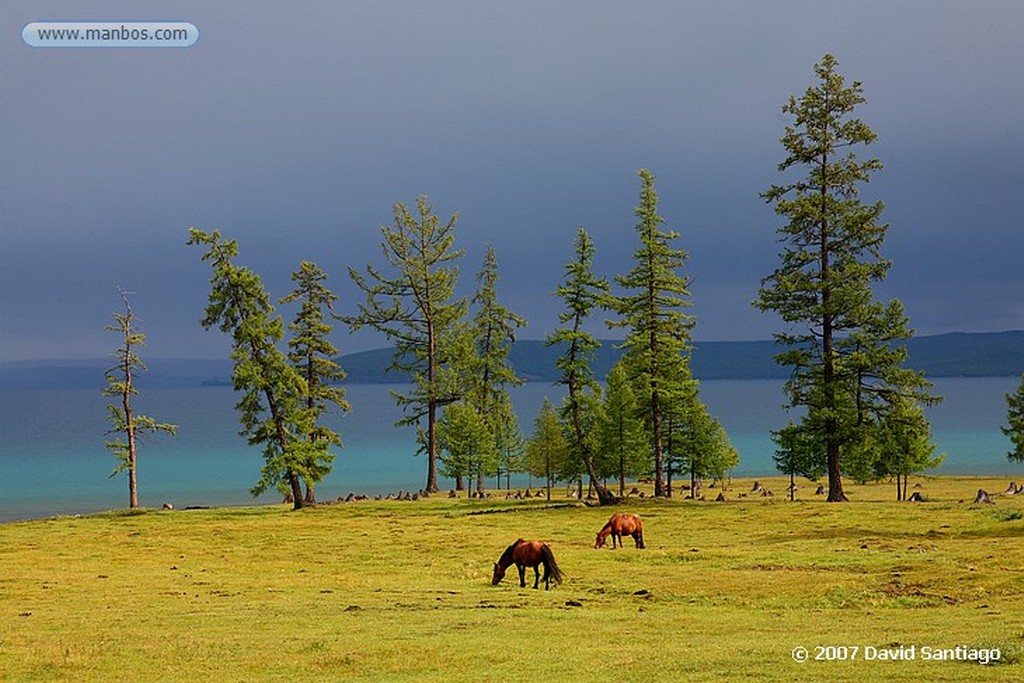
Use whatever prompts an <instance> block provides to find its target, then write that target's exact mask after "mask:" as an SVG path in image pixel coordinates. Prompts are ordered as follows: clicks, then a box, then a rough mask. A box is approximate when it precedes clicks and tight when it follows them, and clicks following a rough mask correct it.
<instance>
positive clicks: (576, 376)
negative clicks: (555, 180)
mask: <svg viewBox="0 0 1024 683" xmlns="http://www.w3.org/2000/svg"><path fill="white" fill-rule="evenodd" d="M593 263H594V243H593V242H592V241H591V239H590V235H588V234H587V231H586V230H584V229H583V228H582V227H581V228H579V229H578V231H577V233H576V250H575V257H574V259H573V260H572V261H570V262H569V263H568V264H567V265H566V266H565V276H564V278H563V280H562V283H561V284H560V285H559V286H558V289H557V290H555V294H556V295H558V296H559V297H561V298H562V301H564V302H565V311H563V312H562V313H561V314H559V316H558V321H559V322H560V323H561V324H562V325H567V327H560V328H558V329H556V330H555V331H554V332H552V333H551V334H549V335H548V336H547V338H546V339H545V340H544V343H545V344H546V345H548V346H554V345H558V346H561V347H562V355H561V356H560V357H559V358H558V359H557V360H556V361H555V366H556V367H557V368H558V370H559V372H560V373H561V375H560V377H559V379H558V384H562V385H564V386H565V388H566V396H565V401H564V402H563V404H562V411H561V418H562V421H563V423H564V424H565V425H566V430H567V432H568V434H569V437H570V438H569V439H567V440H568V442H569V451H570V457H569V458H567V459H566V460H567V462H569V461H572V460H574V459H577V460H578V461H579V462H580V464H582V466H583V470H584V471H585V472H586V474H587V476H589V477H590V485H591V487H592V488H593V489H594V490H596V491H597V496H598V500H599V501H600V503H601V505H611V504H614V503H617V502H618V498H617V497H616V496H614V495H612V493H611V492H610V491H608V489H607V488H605V487H604V486H602V485H601V483H600V481H599V480H598V476H597V470H596V468H595V466H594V441H593V439H594V433H593V430H592V429H591V426H592V423H593V422H595V420H594V419H593V417H594V411H593V410H592V408H593V407H594V405H595V404H596V403H597V402H598V398H597V397H598V395H599V394H600V387H599V386H598V384H597V382H596V381H594V371H593V369H592V368H591V363H592V362H593V359H594V354H595V352H596V351H597V349H598V348H600V346H601V343H600V342H599V341H597V339H595V338H594V335H592V334H590V333H589V332H587V331H586V330H585V329H584V323H586V322H587V320H588V319H589V318H590V315H591V314H592V313H593V311H594V308H598V307H601V306H602V305H603V304H604V303H605V301H606V299H607V297H608V291H609V287H608V282H607V280H605V279H604V278H599V277H597V276H595V275H594V272H593Z"/></svg>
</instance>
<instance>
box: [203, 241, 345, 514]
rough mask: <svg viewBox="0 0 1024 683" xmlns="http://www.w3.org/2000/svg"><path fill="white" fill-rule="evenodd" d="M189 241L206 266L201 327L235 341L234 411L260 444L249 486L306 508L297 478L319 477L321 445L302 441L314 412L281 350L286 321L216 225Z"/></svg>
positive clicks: (234, 244) (256, 492) (253, 441)
mask: <svg viewBox="0 0 1024 683" xmlns="http://www.w3.org/2000/svg"><path fill="white" fill-rule="evenodd" d="M188 244H190V245H197V246H200V247H204V248H205V249H206V253H204V254H203V257H202V260H203V261H207V262H209V263H210V266H211V268H212V270H213V275H212V277H211V278H210V285H211V289H210V297H209V303H207V305H206V311H205V313H206V315H205V317H204V318H203V321H202V324H203V327H204V328H207V329H209V328H211V327H214V326H216V327H218V328H219V329H220V330H221V331H222V332H225V333H228V334H230V335H231V338H232V342H233V344H232V350H231V358H232V360H234V361H235V369H234V373H233V375H232V384H233V386H234V389H235V391H238V392H241V393H242V398H241V400H239V402H238V403H237V404H236V406H235V408H236V409H237V410H238V412H239V420H240V421H241V423H242V435H243V436H246V437H247V439H248V442H249V444H250V445H257V444H259V445H262V446H263V459H264V465H263V469H262V476H261V477H260V480H259V481H258V482H257V483H256V485H255V486H253V487H252V489H251V493H252V495H254V496H257V495H259V494H261V493H263V492H264V491H266V490H267V489H268V488H284V489H285V490H286V491H288V492H289V493H288V495H289V496H290V498H291V500H292V503H293V505H294V507H295V509H298V508H301V507H303V506H304V505H305V502H304V501H305V498H304V497H303V494H302V485H301V481H302V479H303V478H313V477H316V476H317V472H316V471H315V470H311V469H310V467H309V464H310V463H311V462H315V461H317V460H318V458H317V457H316V456H315V452H316V451H317V450H319V449H325V448H326V443H319V444H315V443H314V444H311V443H309V442H308V441H306V440H305V439H304V438H303V435H305V434H308V433H309V430H310V429H311V422H312V420H311V415H310V413H309V411H308V410H306V409H305V406H304V404H303V401H302V397H303V396H304V395H305V394H306V387H305V384H306V383H305V380H304V379H303V377H302V375H301V374H299V372H298V371H297V370H296V369H295V368H294V367H292V366H291V365H290V364H289V363H288V359H287V358H286V357H285V354H284V353H283V352H282V351H281V349H280V348H278V344H279V343H280V342H281V340H282V339H283V338H284V323H283V322H282V321H281V316H279V315H275V314H274V307H273V306H272V305H271V303H270V295H269V294H268V293H267V291H266V290H265V289H264V287H263V282H262V280H260V277H259V275H257V274H256V273H255V272H253V271H252V270H250V269H249V268H246V267H244V266H237V265H235V263H234V262H233V259H235V258H236V257H237V256H238V243H237V242H236V241H235V240H225V239H223V238H222V237H221V234H220V231H219V230H214V231H213V232H212V233H206V232H203V231H202V230H198V229H196V228H189V239H188Z"/></svg>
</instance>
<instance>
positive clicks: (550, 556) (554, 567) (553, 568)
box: [540, 544, 565, 584]
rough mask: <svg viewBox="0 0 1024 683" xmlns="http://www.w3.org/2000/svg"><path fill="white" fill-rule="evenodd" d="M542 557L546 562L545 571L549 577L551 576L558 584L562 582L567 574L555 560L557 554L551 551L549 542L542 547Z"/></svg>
mask: <svg viewBox="0 0 1024 683" xmlns="http://www.w3.org/2000/svg"><path fill="white" fill-rule="evenodd" d="M540 559H541V560H542V561H543V562H544V572H545V573H546V574H547V577H550V578H551V580H552V581H554V582H555V583H556V584H560V583H562V579H563V578H565V574H563V573H562V570H561V569H560V568H559V567H558V563H557V562H555V554H554V553H553V552H551V548H549V547H548V545H547V544H545V545H544V546H543V547H542V548H541V549H540ZM547 577H545V579H546V578H547Z"/></svg>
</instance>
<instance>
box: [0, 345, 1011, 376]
mask: <svg viewBox="0 0 1024 683" xmlns="http://www.w3.org/2000/svg"><path fill="white" fill-rule="evenodd" d="M619 343H620V342H618V341H615V340H605V341H603V342H602V345H601V348H600V349H598V351H597V354H596V357H595V359H594V373H595V375H596V376H597V377H599V378H602V377H604V376H605V374H607V372H608V370H610V369H611V367H612V365H614V364H615V361H616V360H618V358H619V356H620V355H621V354H622V351H621V350H620V349H618V348H616V347H617V345H618V344H619ZM778 350H779V348H778V347H777V346H776V345H775V343H774V342H773V341H770V340H762V341H706V342H695V343H694V349H693V366H692V367H693V372H694V375H695V376H696V377H697V378H698V379H704V380H711V379H786V378H787V377H788V376H789V375H788V370H787V369H786V368H783V367H780V366H779V365H777V364H776V363H775V360H774V355H775V354H776V353H777V352H778ZM907 350H908V352H909V353H910V360H909V363H908V365H909V366H910V367H913V368H915V369H918V370H922V371H923V372H924V373H925V375H926V376H927V377H1008V376H1017V375H1020V374H1021V373H1024V330H1015V331H1010V332H953V333H949V334H940V335H933V336H922V337H915V338H914V339H912V340H910V341H909V342H907ZM558 355H559V350H558V349H557V348H554V347H547V346H545V345H544V342H542V341H538V340H521V341H519V342H517V343H516V344H515V346H513V347H512V351H511V353H510V355H509V360H510V362H511V363H512V366H513V367H514V368H515V369H516V372H517V373H519V375H520V376H521V377H523V378H525V379H526V380H527V381H530V382H553V381H555V380H556V379H557V376H558V375H557V371H556V370H555V359H556V358H557V357H558ZM391 358H392V349H390V348H384V349H374V350H372V351H362V352H359V353H351V354H346V355H343V356H342V357H341V358H340V361H339V362H340V363H341V365H342V367H343V368H344V369H345V372H346V373H348V377H347V379H346V380H345V382H346V383H349V384H400V383H404V382H407V381H408V377H406V376H404V375H402V374H401V373H397V372H394V371H390V372H389V371H387V368H388V366H390V365H391ZM110 364H111V362H110V360H109V359H103V358H100V359H89V360H38V361H9V362H0V389H2V390H15V389H16V390H24V389H88V388H94V389H96V390H97V391H99V389H100V388H101V387H103V386H104V385H105V382H104V379H103V373H104V371H105V370H106V369H107V368H108V367H110ZM147 365H148V367H149V370H148V371H147V372H145V373H143V374H142V375H141V376H140V378H139V384H140V386H142V387H147V386H148V387H163V388H186V387H199V386H204V385H223V384H228V383H230V379H231V369H232V367H231V361H230V360H228V359H224V360H194V359H184V358H163V359H159V358H157V359H150V360H147Z"/></svg>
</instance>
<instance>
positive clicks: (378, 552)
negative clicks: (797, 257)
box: [0, 477, 1024, 681]
mask: <svg viewBox="0 0 1024 683" xmlns="http://www.w3.org/2000/svg"><path fill="white" fill-rule="evenodd" d="M919 481H920V482H921V485H922V487H923V488H922V490H923V491H924V492H925V493H926V494H927V496H928V500H929V502H927V503H923V504H912V503H896V502H892V501H890V498H891V497H892V496H893V491H892V490H891V488H893V487H890V486H884V485H871V486H854V485H850V486H848V494H850V496H851V498H852V499H853V500H854V502H852V503H849V504H842V505H830V504H826V503H824V502H823V501H822V500H821V497H815V496H813V495H811V493H810V492H811V491H813V487H810V486H809V485H806V484H805V485H804V486H803V488H802V489H801V495H800V498H802V500H798V501H797V502H795V503H791V502H789V501H786V500H784V499H783V496H782V495H781V492H782V491H783V490H784V489H785V482H783V481H782V480H779V479H773V480H768V481H767V482H765V483H766V484H767V485H768V487H769V488H772V489H774V490H775V491H776V492H777V495H776V497H775V498H773V499H762V498H753V497H745V498H740V497H739V493H741V492H746V491H748V490H749V489H750V484H751V482H750V481H737V482H735V484H734V486H733V487H732V489H731V490H730V491H728V492H727V496H728V497H729V500H728V501H727V502H725V503H715V502H710V501H708V502H701V501H687V500H672V501H654V500H651V499H644V500H638V499H633V500H631V501H630V502H629V503H628V504H626V505H625V506H623V507H621V508H619V509H620V510H625V509H628V510H630V511H635V512H637V513H638V514H640V515H641V516H642V517H643V519H644V523H645V539H646V541H647V546H648V549H647V550H644V551H637V550H635V549H634V548H633V547H632V540H631V539H626V547H625V548H624V549H621V550H610V549H607V548H606V549H602V550H594V549H593V542H594V534H595V533H596V531H597V530H598V529H599V528H600V527H601V525H602V524H603V523H604V521H605V520H606V519H607V517H608V515H609V514H610V511H609V510H607V509H599V508H587V507H582V506H578V507H566V506H564V505H563V506H561V507H549V506H547V505H546V504H545V503H544V501H539V500H530V501H521V502H520V501H516V502H507V501H505V500H504V499H503V498H502V499H497V498H496V499H491V500H484V501H467V500H457V501H452V500H449V499H447V498H443V499H440V498H432V499H430V500H425V501H418V502H394V501H383V502H373V501H364V502H359V503H349V504H339V505H331V506H321V507H318V508H315V509H307V510H303V511H300V512H292V511H290V510H289V509H288V508H287V507H285V506H263V507H253V508H234V509H219V510H217V509H214V510H194V511H147V512H145V513H143V514H128V513H124V512H112V513H107V514H100V515H93V516H88V517H74V518H71V517H62V518H55V519H48V520H40V521H34V522H21V523H14V524H6V525H0V678H2V679H3V680H28V681H31V680H40V681H53V680H69V681H83V680H84V681H89V680H97V681H120V680H123V681H156V680H160V681H177V680H180V681H195V680H218V681H252V680H296V679H305V680H314V681H316V680H338V679H345V678H349V677H351V678H360V679H365V680H383V681H422V680H445V681H460V680H465V681H499V680H513V679H517V680H518V679H522V680H544V679H549V680H556V681H561V680H566V681H568V680H601V681H605V680H608V681H613V680H614V681H632V680H637V681H641V680H643V681H650V680H682V679H684V678H690V677H700V678H702V679H704V680H716V679H721V680H743V679H746V680H762V681H776V680H778V681H782V680H786V681H792V680H795V681H805V680H806V681H811V680H821V679H826V678H827V679H831V680H838V681H843V680H849V681H865V680H881V679H885V680H896V681H920V680H931V681H961V680H966V681H973V680H978V681H1010V680H1018V679H1019V678H1020V677H1021V676H1022V675H1024V664H1022V662H1024V546H1022V539H1024V496H1017V497H1004V496H996V497H995V500H996V505H994V506H991V505H977V506H976V505H971V504H970V501H972V500H973V499H974V494H975V492H976V491H977V489H978V488H986V489H987V490H988V491H989V492H996V491H1001V490H1002V489H1004V488H1005V485H1006V482H1005V481H1002V480H999V481H994V480H976V479H962V478H961V479H958V478H948V477H942V478H922V479H921V480H919ZM708 497H709V498H711V497H713V496H708ZM960 501H963V502H960ZM557 502H558V503H561V504H564V503H565V502H566V501H565V500H564V499H560V500H558V501H557ZM480 513H485V514H480ZM518 537H524V538H528V539H542V540H545V541H547V542H548V543H549V544H550V545H551V546H552V548H553V550H554V552H555V555H556V557H557V559H558V562H559V564H560V565H561V567H562V569H563V570H564V571H565V573H566V575H567V579H566V581H565V583H563V584H562V585H561V586H560V587H558V588H553V589H552V590H551V591H548V592H545V591H543V590H539V591H534V590H532V589H530V588H529V587H527V588H526V589H520V588H519V586H518V582H517V580H516V576H515V571H514V570H512V571H510V572H509V574H508V575H507V577H506V579H505V581H504V582H503V583H502V584H501V585H499V586H497V587H492V586H491V585H490V576H491V567H492V564H493V563H494V561H495V560H496V559H497V557H498V555H499V554H500V553H501V551H502V550H503V549H504V548H505V547H506V546H507V545H508V544H509V543H511V542H512V541H513V540H515V539H516V538H518ZM531 578H532V577H531ZM531 583H532V581H531ZM528 586H529V584H528ZM833 645H834V646H856V647H860V648H861V649H862V651H863V648H865V647H866V646H874V647H878V648H895V647H898V646H899V645H904V646H911V645H914V646H916V647H917V650H918V653H917V657H918V658H917V659H916V660H915V661H900V662H891V661H864V660H863V654H862V653H861V654H860V655H859V658H858V659H857V661H810V662H806V663H803V664H798V663H796V662H794V661H793V658H792V656H791V652H792V651H793V649H794V648H796V647H798V646H803V647H806V648H808V649H809V650H810V652H811V655H812V657H813V655H814V654H815V648H817V647H819V646H833ZM957 645H963V646H967V647H971V648H999V649H1000V650H1001V652H1002V659H1001V661H1000V662H998V663H996V664H993V665H990V666H983V665H980V664H977V663H966V662H950V661H943V662H939V661H923V660H922V658H921V652H920V650H921V648H922V647H924V646H928V647H943V648H952V647H955V646H957Z"/></svg>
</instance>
